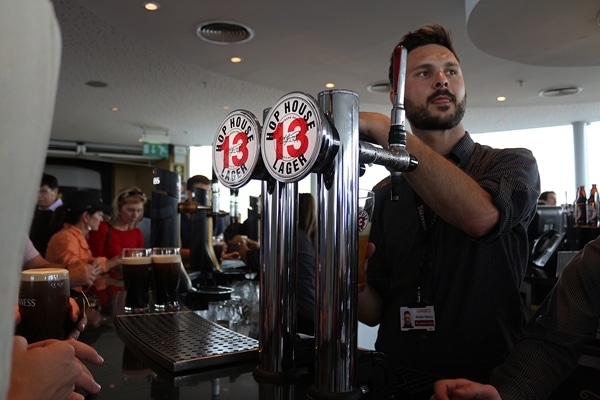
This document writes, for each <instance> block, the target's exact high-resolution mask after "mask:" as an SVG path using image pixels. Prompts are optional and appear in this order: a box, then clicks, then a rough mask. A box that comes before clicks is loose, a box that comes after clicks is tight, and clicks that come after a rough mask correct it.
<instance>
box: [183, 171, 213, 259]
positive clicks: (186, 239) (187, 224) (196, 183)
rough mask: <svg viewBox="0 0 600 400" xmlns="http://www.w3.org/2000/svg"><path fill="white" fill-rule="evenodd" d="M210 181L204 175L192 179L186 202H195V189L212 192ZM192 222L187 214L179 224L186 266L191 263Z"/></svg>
mask: <svg viewBox="0 0 600 400" xmlns="http://www.w3.org/2000/svg"><path fill="white" fill-rule="evenodd" d="M210 184H211V182H210V179H208V178H207V177H206V176H204V175H194V176H192V177H190V178H189V179H188V180H187V182H186V184H185V194H186V199H185V201H186V202H189V201H194V188H198V189H204V190H206V191H207V192H210ZM191 229H192V228H191V220H190V215H189V214H186V213H182V214H181V218H180V222H179V236H180V241H181V249H180V252H179V253H180V254H181V261H182V262H183V264H184V265H189V263H190V257H191V256H190V247H191V245H192V238H191V237H190V232H191Z"/></svg>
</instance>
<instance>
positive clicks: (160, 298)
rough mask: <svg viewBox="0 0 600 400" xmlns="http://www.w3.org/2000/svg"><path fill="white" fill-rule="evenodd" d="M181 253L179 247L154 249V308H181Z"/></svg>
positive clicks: (159, 309)
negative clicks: (179, 291) (179, 292)
mask: <svg viewBox="0 0 600 400" xmlns="http://www.w3.org/2000/svg"><path fill="white" fill-rule="evenodd" d="M180 265H181V255H180V254H179V248H178V247H155V248H153V249H152V282H153V285H152V293H153V294H154V309H155V310H157V311H168V310H178V309H179V298H178V292H177V291H178V289H179V273H180V268H181V267H180Z"/></svg>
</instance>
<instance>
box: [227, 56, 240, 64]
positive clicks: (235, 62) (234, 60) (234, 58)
mask: <svg viewBox="0 0 600 400" xmlns="http://www.w3.org/2000/svg"><path fill="white" fill-rule="evenodd" d="M229 61H231V62H232V63H234V64H237V63H241V62H242V58H241V57H231V58H230V59H229Z"/></svg>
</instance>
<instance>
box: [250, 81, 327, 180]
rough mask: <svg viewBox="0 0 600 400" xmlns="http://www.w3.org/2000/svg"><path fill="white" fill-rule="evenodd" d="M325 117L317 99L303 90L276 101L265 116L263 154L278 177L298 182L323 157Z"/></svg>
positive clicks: (271, 172)
mask: <svg viewBox="0 0 600 400" xmlns="http://www.w3.org/2000/svg"><path fill="white" fill-rule="evenodd" d="M323 124H324V116H323V114H322V112H321V110H320V109H319V107H318V105H317V102H316V101H315V99H313V98H312V97H311V96H309V95H307V94H305V93H301V92H291V93H288V94H287V95H285V96H283V97H282V98H281V99H279V101H278V102H277V104H275V105H274V106H273V107H272V108H271V109H270V110H269V113H268V114H267V117H266V118H265V125H264V129H265V132H264V134H263V135H262V140H261V141H262V146H261V147H262V157H263V161H264V164H265V168H266V169H267V171H268V172H269V174H270V175H271V176H272V177H273V178H275V179H276V180H278V181H280V182H284V183H288V182H297V181H299V180H301V179H302V178H304V177H305V176H307V175H308V174H309V173H310V172H311V170H312V167H313V166H314V165H315V163H316V162H317V160H318V159H319V155H320V151H321V145H322V143H323V142H324V139H323V132H322V130H323Z"/></svg>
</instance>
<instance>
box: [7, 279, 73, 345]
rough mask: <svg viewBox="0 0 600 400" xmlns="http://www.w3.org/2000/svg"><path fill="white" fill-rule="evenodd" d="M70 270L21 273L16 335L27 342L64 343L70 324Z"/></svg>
mask: <svg viewBox="0 0 600 400" xmlns="http://www.w3.org/2000/svg"><path fill="white" fill-rule="evenodd" d="M69 289H70V286H69V271H67V270H66V269H62V268H36V269H28V270H25V271H22V272H21V285H20V287H19V314H21V322H20V323H19V325H17V335H21V336H24V337H25V338H26V339H27V342H28V343H34V342H38V341H40V340H45V339H59V340H63V339H65V338H66V337H67V329H68V323H69Z"/></svg>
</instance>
